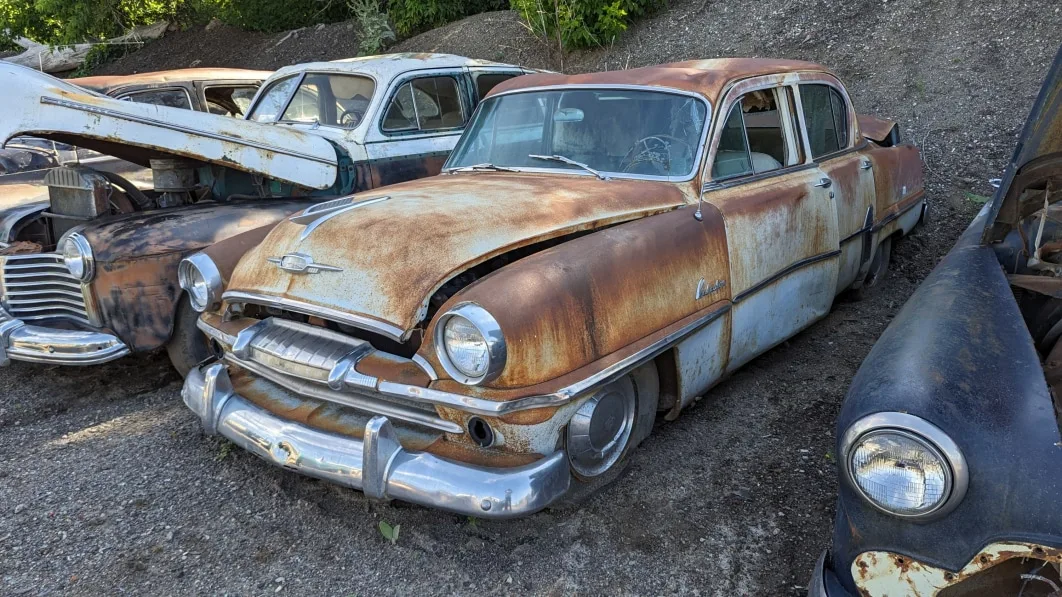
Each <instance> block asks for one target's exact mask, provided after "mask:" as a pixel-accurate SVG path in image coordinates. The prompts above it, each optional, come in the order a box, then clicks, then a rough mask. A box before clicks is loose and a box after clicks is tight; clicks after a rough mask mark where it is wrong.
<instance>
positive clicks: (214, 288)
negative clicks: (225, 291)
mask: <svg viewBox="0 0 1062 597" xmlns="http://www.w3.org/2000/svg"><path fill="white" fill-rule="evenodd" d="M177 282H178V283H179V284H180V285H181V288H183V289H184V291H185V292H187V293H188V302H189V303H191V305H192V308H193V309H195V310H196V311H199V312H200V313H202V312H203V311H206V310H207V309H209V308H211V307H213V306H214V305H216V304H217V303H218V301H219V300H220V298H221V283H222V282H221V272H219V271H218V267H217V265H215V264H214V260H213V259H211V258H210V257H209V256H207V255H206V254H205V253H196V254H194V255H189V256H188V257H185V258H184V259H182V260H181V264H180V265H179V266H177Z"/></svg>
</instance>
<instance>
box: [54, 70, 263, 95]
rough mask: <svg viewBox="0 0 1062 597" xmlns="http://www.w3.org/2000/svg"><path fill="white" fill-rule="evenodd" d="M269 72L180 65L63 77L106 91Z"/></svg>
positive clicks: (259, 77)
mask: <svg viewBox="0 0 1062 597" xmlns="http://www.w3.org/2000/svg"><path fill="white" fill-rule="evenodd" d="M272 74H273V73H272V72H270V71H266V70H246V69H241V68H182V69H178V70H164V71H157V72H150V73H138V74H134V75H102V76H96V77H79V78H76V79H67V82H68V83H73V84H74V85H77V86H78V87H84V88H85V89H91V90H92V91H96V92H98V93H104V94H106V93H108V92H110V91H113V90H115V89H120V88H122V87H128V86H130V85H155V84H159V83H184V82H188V81H219V80H224V81H264V80H266V79H268V78H269V76H270V75H272Z"/></svg>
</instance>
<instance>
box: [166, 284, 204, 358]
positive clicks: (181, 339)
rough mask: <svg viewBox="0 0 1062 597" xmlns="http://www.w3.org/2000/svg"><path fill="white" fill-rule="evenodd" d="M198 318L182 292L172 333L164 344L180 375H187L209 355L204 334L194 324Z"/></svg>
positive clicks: (186, 296)
mask: <svg viewBox="0 0 1062 597" xmlns="http://www.w3.org/2000/svg"><path fill="white" fill-rule="evenodd" d="M198 320H199V313H198V312H197V311H196V310H195V309H193V308H192V304H191V303H190V302H189V301H188V295H186V294H182V295H181V298H180V300H179V302H178V303H177V312H176V313H175V314H174V318H173V335H171V336H170V341H169V343H168V344H166V354H167V355H169V357H170V362H171V363H173V368H174V369H176V370H177V372H178V373H180V374H181V377H187V376H188V372H189V371H191V370H192V367H195V366H196V365H198V364H199V363H202V362H203V361H205V360H206V359H207V357H209V356H210V345H209V344H208V343H207V338H206V335H204V334H203V332H201V331H199V328H197V327H196V326H195V322H196V321H198Z"/></svg>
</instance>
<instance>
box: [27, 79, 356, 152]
mask: <svg viewBox="0 0 1062 597" xmlns="http://www.w3.org/2000/svg"><path fill="white" fill-rule="evenodd" d="M41 103H42V104H51V105H55V106H60V107H63V108H70V109H71V110H80V111H82V112H88V113H89V114H99V115H101V116H110V117H112V118H118V119H121V120H128V121H129V122H135V123H138V124H147V125H150V126H157V127H160V128H164V129H169V130H171V131H177V132H178V133H185V134H191V135H199V136H202V137H206V138H208V139H214V140H217V141H224V142H226V143H238V144H240V145H246V146H248V147H253V148H255V149H261V150H263V151H271V152H273V153H278V154H281V155H286V156H289V157H294V158H302V159H304V160H310V161H313V162H318V163H321V164H325V165H328V166H336V165H337V163H336V162H335V161H334V160H328V159H324V158H319V157H316V156H311V155H306V154H303V153H298V152H296V151H292V150H290V149H285V148H283V147H277V146H275V145H269V144H267V143H259V142H257V141H250V140H248V139H241V138H238V137H230V136H228V135H220V134H218V133H210V132H207V131H200V130H196V129H192V128H188V127H184V126H181V125H179V124H173V123H171V122H165V121H162V120H155V119H154V118H145V117H143V116H134V115H132V114H123V113H121V112H116V111H114V110H109V109H107V108H99V107H96V106H90V105H88V104H82V103H80V102H72V101H70V100H61V99H55V98H52V97H47V96H44V97H41Z"/></svg>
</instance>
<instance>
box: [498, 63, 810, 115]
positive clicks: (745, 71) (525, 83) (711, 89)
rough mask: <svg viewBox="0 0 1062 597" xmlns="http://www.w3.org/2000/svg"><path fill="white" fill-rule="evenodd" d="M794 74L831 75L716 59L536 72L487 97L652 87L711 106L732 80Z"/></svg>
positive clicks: (806, 66)
mask: <svg viewBox="0 0 1062 597" xmlns="http://www.w3.org/2000/svg"><path fill="white" fill-rule="evenodd" d="M797 71H806V72H824V73H828V72H830V71H829V69H827V68H826V67H824V66H822V65H820V64H815V63H814V62H803V61H800V60H774V59H765V58H715V59H710V60H690V61H687V62H673V63H670V64H661V65H658V66H647V67H643V68H632V69H628V70H614V71H607V72H599V73H587V74H579V75H564V74H559V73H536V74H531V75H526V76H523V77H518V78H516V79H510V80H508V81H504V82H502V83H499V84H498V85H497V86H496V87H495V88H494V89H492V90H491V91H490V93H489V94H487V97H490V96H493V95H497V94H499V93H505V92H506V91H515V90H518V89H528V88H531V87H541V86H551V85H651V86H655V87H667V88H671V89H680V90H683V91H692V92H694V93H699V94H701V95H703V96H704V97H705V98H707V99H708V100H709V101H710V102H712V104H713V105H714V104H715V101H716V99H718V98H719V96H720V94H721V93H722V92H723V90H724V89H726V86H727V84H729V83H730V82H731V81H734V80H738V79H745V78H749V77H756V76H761V75H773V74H777V73H792V72H797Z"/></svg>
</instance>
